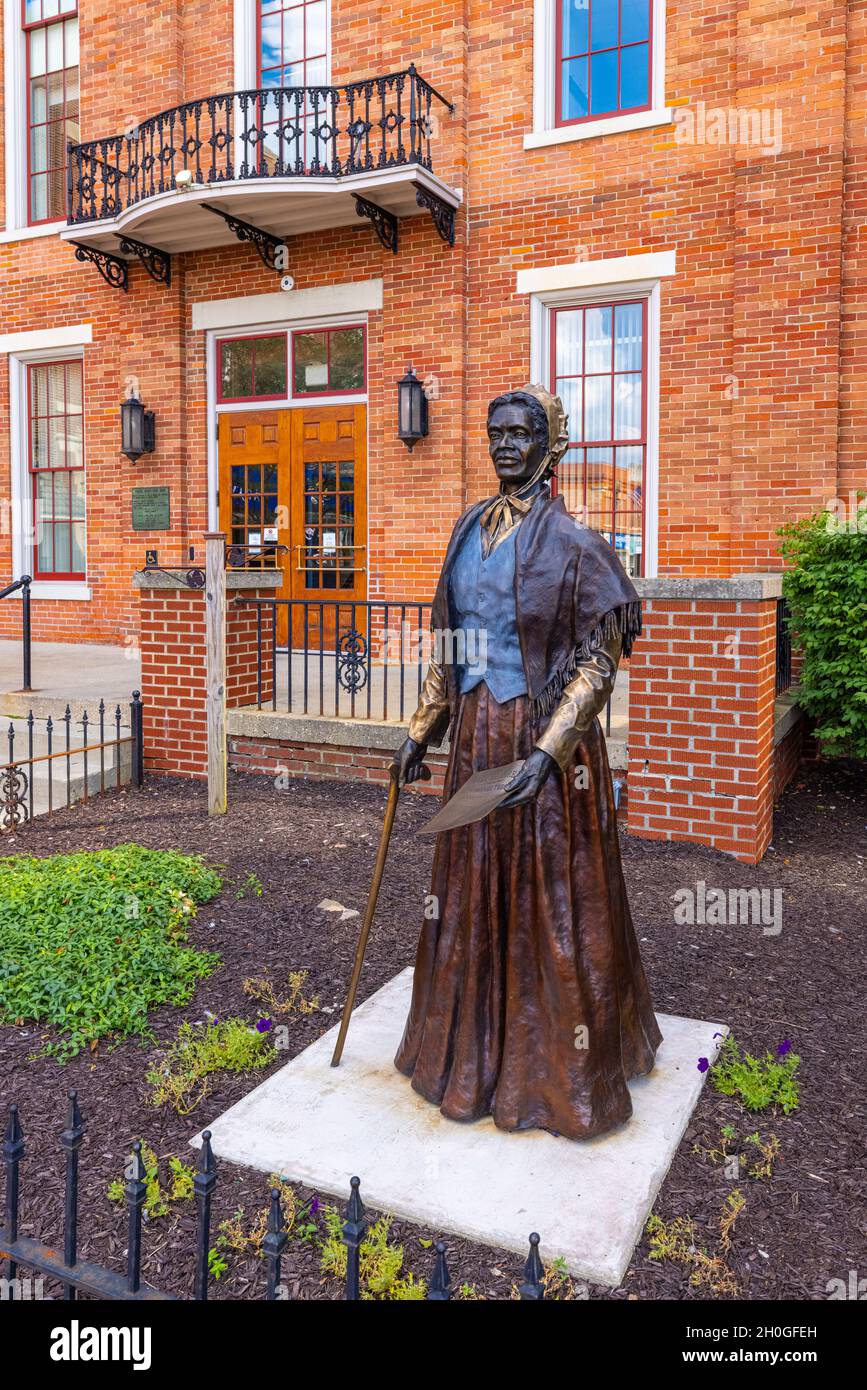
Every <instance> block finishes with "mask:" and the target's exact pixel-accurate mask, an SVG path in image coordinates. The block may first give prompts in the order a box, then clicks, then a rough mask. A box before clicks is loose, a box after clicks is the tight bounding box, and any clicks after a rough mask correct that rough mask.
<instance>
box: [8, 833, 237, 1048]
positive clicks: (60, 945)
mask: <svg viewBox="0 0 867 1390" xmlns="http://www.w3.org/2000/svg"><path fill="white" fill-rule="evenodd" d="M220 888H221V879H220V876H219V874H217V873H215V872H214V870H213V869H210V868H208V867H207V866H206V865H205V864H204V863H203V862H202V860H201V859H200V858H198V857H193V856H190V855H184V854H178V853H176V852H175V851H173V850H151V849H143V848H142V847H141V846H140V845H119V846H118V847H117V848H116V849H104V850H95V851H82V852H80V853H77V854H57V855H52V856H51V857H50V858H47V859H36V858H33V857H32V856H30V855H12V856H10V857H9V858H5V859H0V1023H5V1024H11V1023H18V1024H24V1023H27V1022H30V1021H34V1022H37V1023H46V1024H52V1025H54V1026H55V1027H57V1028H59V1029H60V1030H61V1032H62V1037H61V1038H60V1040H58V1041H56V1042H51V1043H49V1044H48V1045H47V1047H46V1049H45V1050H46V1052H48V1053H51V1054H53V1055H54V1056H56V1057H58V1058H59V1059H60V1060H61V1061H65V1060H67V1059H68V1058H69V1057H73V1056H75V1054H76V1053H78V1052H81V1051H82V1050H83V1049H85V1048H87V1047H90V1048H93V1047H95V1045H96V1043H97V1040H98V1039H99V1038H102V1037H106V1036H107V1035H109V1034H115V1035H118V1036H121V1037H123V1036H127V1035H129V1034H133V1033H138V1034H139V1035H141V1036H143V1037H144V1036H147V1034H148V1010H149V1009H152V1008H154V1007H156V1006H157V1005H158V1004H185V1003H186V1002H187V1000H188V999H189V998H190V996H191V995H192V993H193V991H194V989H195V987H196V984H197V983H198V981H199V980H201V979H202V978H204V977H205V976H207V975H210V974H211V972H212V971H213V970H214V968H215V966H216V965H218V964H219V956H217V955H215V954H214V953H213V952H205V951H195V950H193V949H192V948H191V947H190V946H188V945H186V944H185V943H186V941H187V927H188V924H189V922H190V921H191V920H192V919H193V917H194V916H195V913H196V907H197V905H198V904H199V903H203V902H207V901H208V899H209V898H213V897H215V896H216V895H217V893H219V891H220Z"/></svg>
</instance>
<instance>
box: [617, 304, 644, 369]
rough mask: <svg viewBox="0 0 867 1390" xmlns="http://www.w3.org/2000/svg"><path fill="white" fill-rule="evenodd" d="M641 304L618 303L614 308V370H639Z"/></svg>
mask: <svg viewBox="0 0 867 1390" xmlns="http://www.w3.org/2000/svg"><path fill="white" fill-rule="evenodd" d="M643 307H644V306H643V305H641V304H618V305H616V306H615V309H614V370H615V371H616V372H637V371H640V370H641V331H642V318H643Z"/></svg>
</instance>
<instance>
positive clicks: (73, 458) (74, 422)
mask: <svg viewBox="0 0 867 1390" xmlns="http://www.w3.org/2000/svg"><path fill="white" fill-rule="evenodd" d="M81 424H82V421H81V416H80V415H67V417H66V466H67V468H80V467H81V465H82V464H83V463H84V450H83V443H82V437H81V433H82V432H81Z"/></svg>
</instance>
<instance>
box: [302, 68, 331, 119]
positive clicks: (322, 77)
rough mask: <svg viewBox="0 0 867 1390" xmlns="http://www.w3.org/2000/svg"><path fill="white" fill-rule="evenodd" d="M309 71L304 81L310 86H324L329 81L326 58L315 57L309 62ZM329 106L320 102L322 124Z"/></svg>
mask: <svg viewBox="0 0 867 1390" xmlns="http://www.w3.org/2000/svg"><path fill="white" fill-rule="evenodd" d="M306 66H307V72H306V75H305V78H304V81H305V83H306V85H307V86H308V87H324V86H325V84H326V81H327V76H328V74H327V71H326V67H325V59H324V58H314V60H313V62H312V63H310V62H308V63H307V65H306ZM327 114H328V108H327V107H326V106H323V105H321V104H320V108H319V119H320V124H321V122H322V119H323V117H325V116H327Z"/></svg>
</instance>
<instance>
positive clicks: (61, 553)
mask: <svg viewBox="0 0 867 1390" xmlns="http://www.w3.org/2000/svg"><path fill="white" fill-rule="evenodd" d="M70 560H71V556H70V549H69V526H68V525H64V524H61V525H60V526H55V527H54V570H55V573H56V574H68V573H69V571H70Z"/></svg>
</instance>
